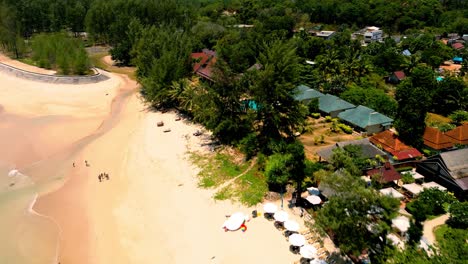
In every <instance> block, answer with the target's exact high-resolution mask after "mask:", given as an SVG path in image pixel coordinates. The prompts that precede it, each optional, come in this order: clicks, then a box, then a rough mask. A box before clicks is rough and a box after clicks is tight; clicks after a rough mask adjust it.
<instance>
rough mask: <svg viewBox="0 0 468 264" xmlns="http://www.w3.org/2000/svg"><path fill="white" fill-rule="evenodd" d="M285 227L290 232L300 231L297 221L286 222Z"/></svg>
mask: <svg viewBox="0 0 468 264" xmlns="http://www.w3.org/2000/svg"><path fill="white" fill-rule="evenodd" d="M284 227H285V228H286V230H288V231H293V232H295V231H298V230H299V224H298V223H297V222H296V221H293V220H286V221H285V222H284Z"/></svg>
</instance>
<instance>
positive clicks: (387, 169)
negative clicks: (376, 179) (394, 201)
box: [367, 162, 401, 183]
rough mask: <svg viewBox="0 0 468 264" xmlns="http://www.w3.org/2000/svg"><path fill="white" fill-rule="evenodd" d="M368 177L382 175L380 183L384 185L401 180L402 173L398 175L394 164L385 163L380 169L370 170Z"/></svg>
mask: <svg viewBox="0 0 468 264" xmlns="http://www.w3.org/2000/svg"><path fill="white" fill-rule="evenodd" d="M367 175H369V176H373V175H381V178H380V182H382V183H387V182H391V181H396V180H399V179H401V175H400V173H398V171H396V170H395V167H393V166H392V164H390V162H385V164H384V166H382V167H380V168H377V169H372V170H368V171H367Z"/></svg>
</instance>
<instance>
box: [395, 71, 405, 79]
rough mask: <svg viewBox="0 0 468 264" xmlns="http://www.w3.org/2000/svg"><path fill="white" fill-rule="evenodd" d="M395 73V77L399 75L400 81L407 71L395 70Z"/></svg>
mask: <svg viewBox="0 0 468 264" xmlns="http://www.w3.org/2000/svg"><path fill="white" fill-rule="evenodd" d="M393 74H394V75H395V77H397V79H398V80H400V81H401V80H403V79H404V78H405V77H406V75H405V73H404V72H402V71H396V72H394V73H393Z"/></svg>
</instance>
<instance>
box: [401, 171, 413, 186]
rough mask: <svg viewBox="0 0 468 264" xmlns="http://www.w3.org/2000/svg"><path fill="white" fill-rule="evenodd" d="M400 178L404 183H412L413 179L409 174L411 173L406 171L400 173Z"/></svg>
mask: <svg viewBox="0 0 468 264" xmlns="http://www.w3.org/2000/svg"><path fill="white" fill-rule="evenodd" d="M401 180H402V181H403V183H404V184H409V183H413V182H414V181H415V180H414V178H413V176H411V174H410V173H408V172H404V173H402V174H401Z"/></svg>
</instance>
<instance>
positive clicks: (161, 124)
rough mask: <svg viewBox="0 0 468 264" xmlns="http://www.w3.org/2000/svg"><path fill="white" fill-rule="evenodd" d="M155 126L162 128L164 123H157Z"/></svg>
mask: <svg viewBox="0 0 468 264" xmlns="http://www.w3.org/2000/svg"><path fill="white" fill-rule="evenodd" d="M156 125H157V126H158V127H162V126H164V122H163V121H159V122H158V123H156Z"/></svg>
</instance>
